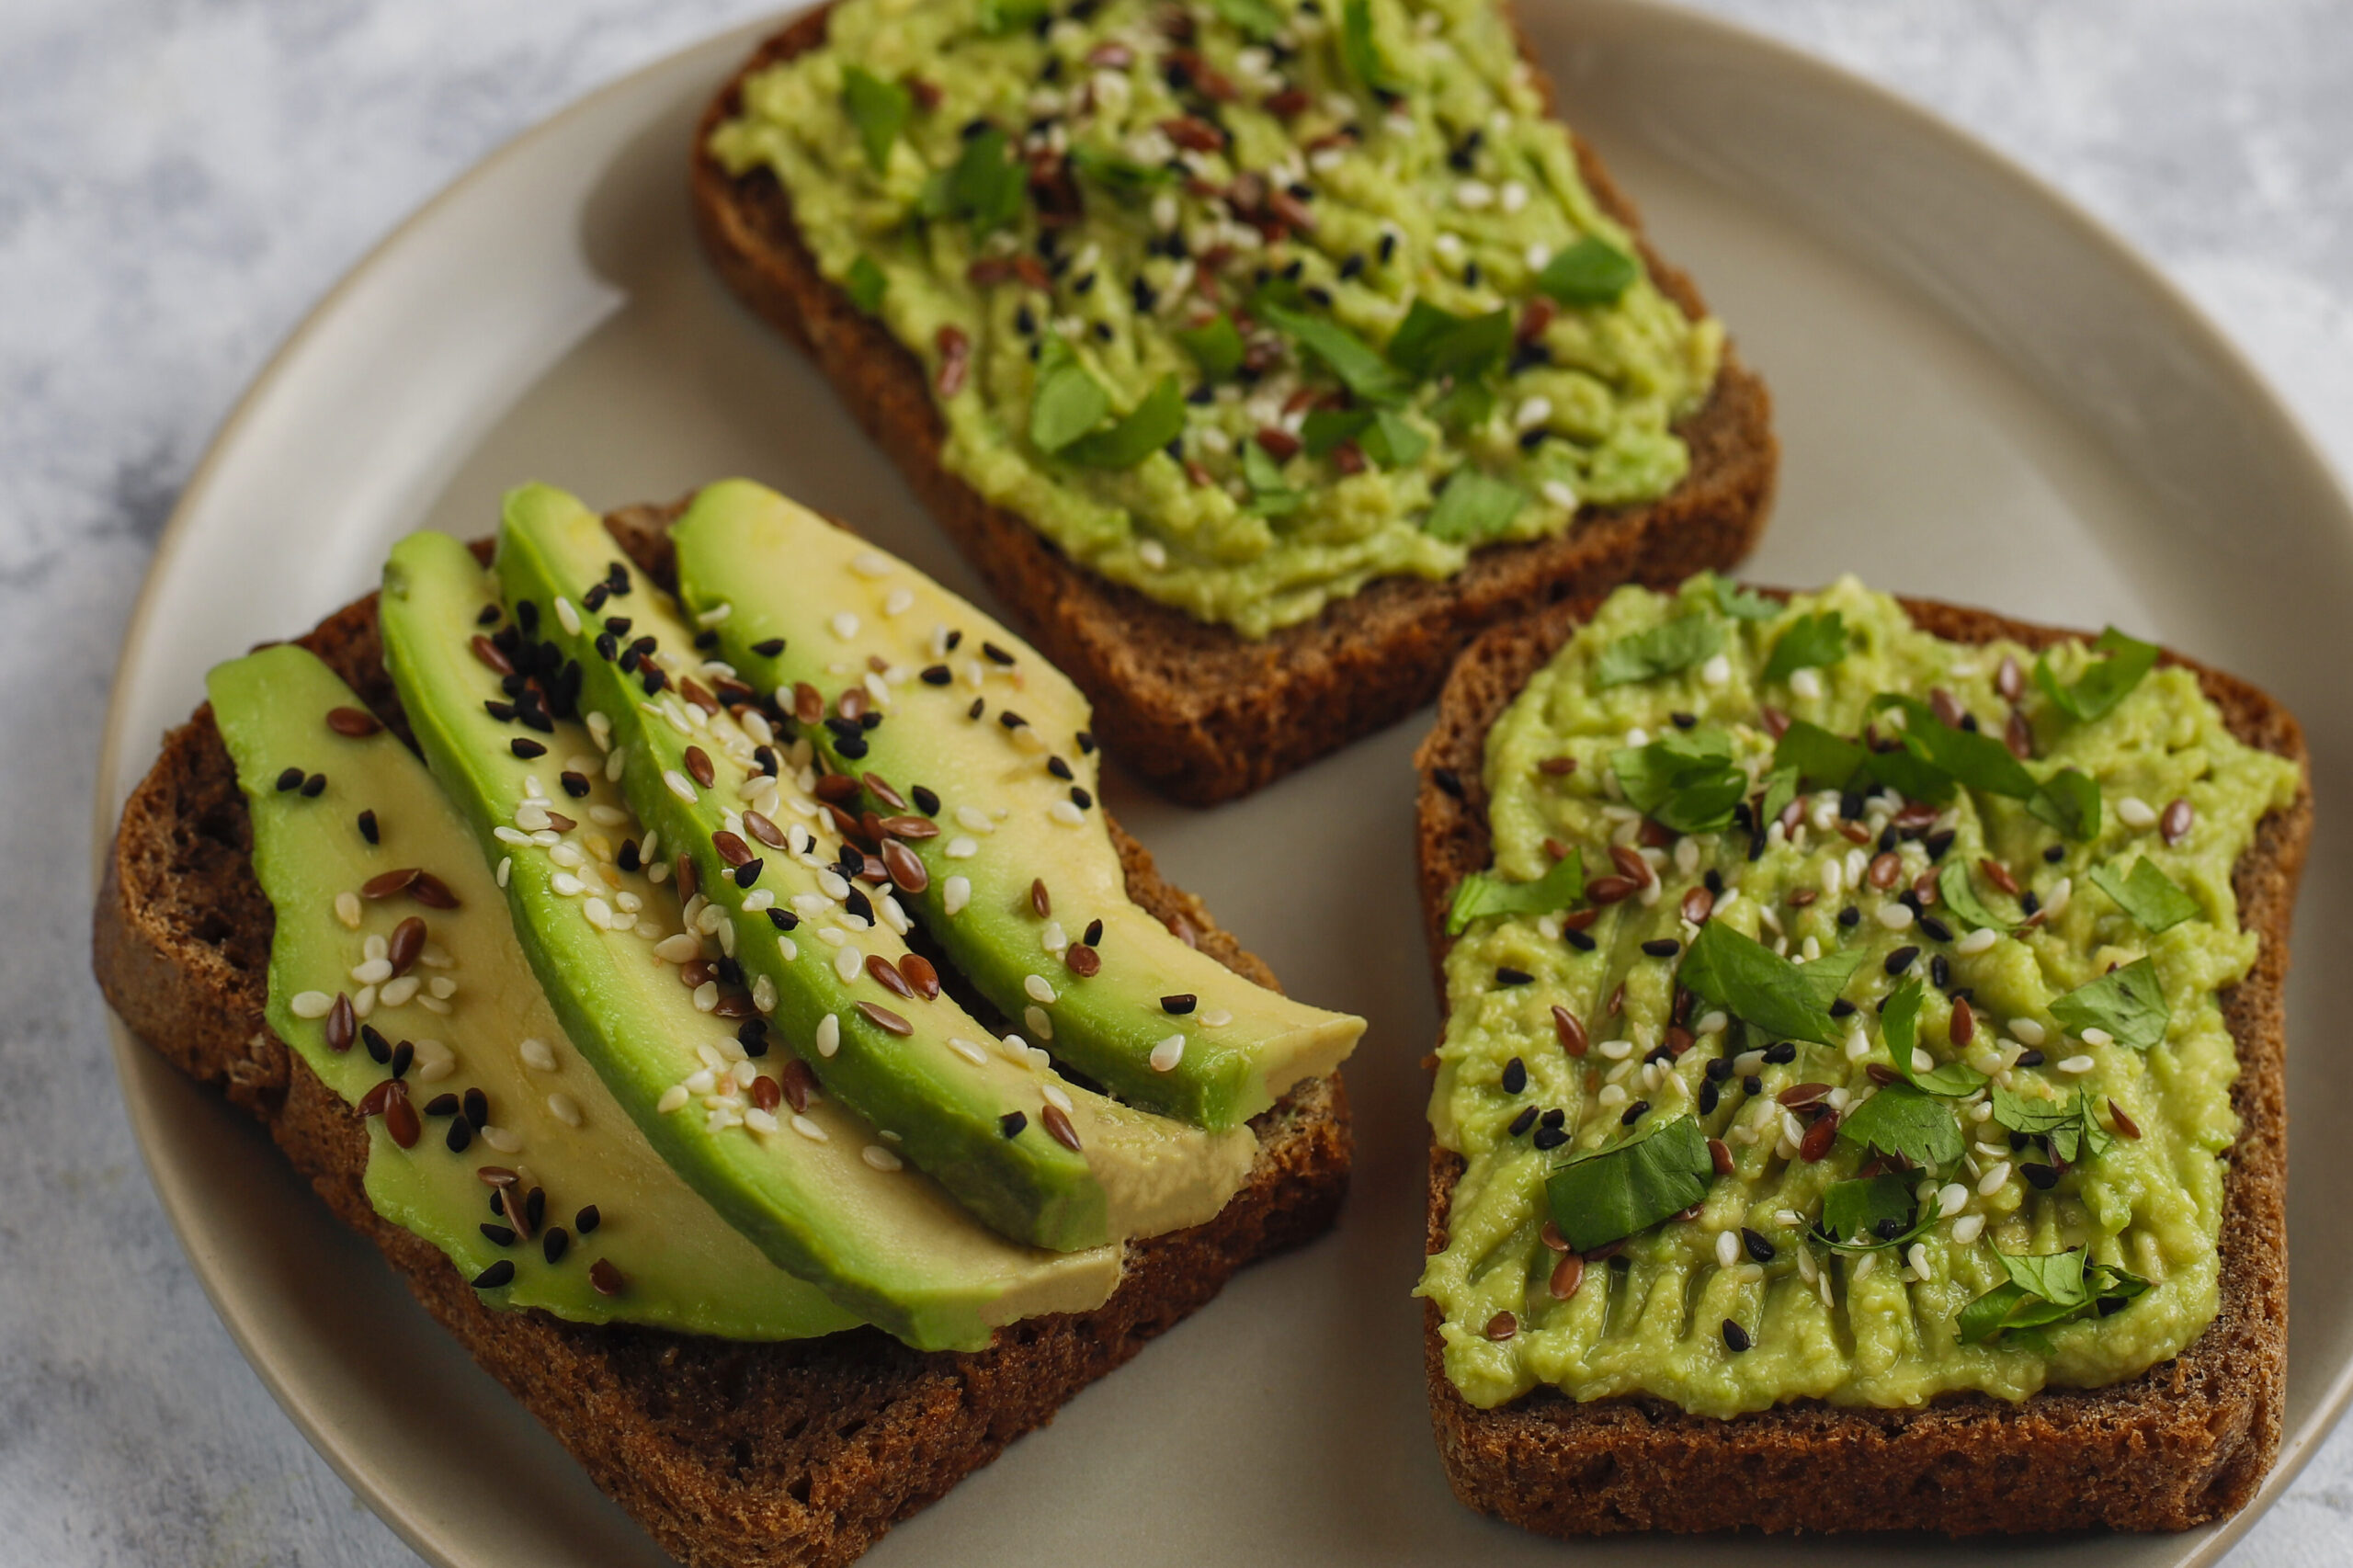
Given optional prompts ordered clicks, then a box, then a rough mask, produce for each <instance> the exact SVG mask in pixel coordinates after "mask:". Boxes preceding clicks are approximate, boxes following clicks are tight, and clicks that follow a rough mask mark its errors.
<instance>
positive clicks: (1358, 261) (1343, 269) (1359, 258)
mask: <svg viewBox="0 0 2353 1568" xmlns="http://www.w3.org/2000/svg"><path fill="white" fill-rule="evenodd" d="M1363 270H1364V252H1362V251H1360V250H1359V251H1350V252H1349V253H1348V254H1347V256H1346V257H1344V258H1343V259H1342V260H1341V262H1340V276H1341V277H1342V278H1354V277H1355V276H1356V275H1357V274H1358V273H1360V272H1362V271H1363Z"/></svg>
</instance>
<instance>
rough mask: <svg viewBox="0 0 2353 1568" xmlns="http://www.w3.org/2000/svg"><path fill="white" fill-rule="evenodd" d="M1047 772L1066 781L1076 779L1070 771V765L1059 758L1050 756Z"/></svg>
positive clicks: (1047, 762)
mask: <svg viewBox="0 0 2353 1568" xmlns="http://www.w3.org/2000/svg"><path fill="white" fill-rule="evenodd" d="M1046 771H1047V772H1049V773H1051V774H1052V775H1053V776H1054V777H1055V778H1061V779H1065V780H1067V779H1070V778H1074V777H1075V775H1074V774H1073V773H1072V772H1071V770H1070V764H1069V763H1067V762H1064V761H1063V759H1062V758H1061V757H1058V756H1050V757H1048V758H1047V759H1046Z"/></svg>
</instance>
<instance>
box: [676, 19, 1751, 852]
mask: <svg viewBox="0 0 2353 1568" xmlns="http://www.w3.org/2000/svg"><path fill="white" fill-rule="evenodd" d="M826 16H827V8H825V7H820V8H818V9H815V10H812V11H808V12H804V13H803V14H801V16H799V17H795V18H794V19H793V20H792V22H791V23H790V24H789V25H788V26H787V27H786V28H784V29H783V30H782V31H780V32H779V33H777V34H776V35H775V36H774V37H772V38H770V39H768V40H767V41H766V42H764V43H763V44H761V46H760V47H759V49H758V51H756V52H755V53H754V54H753V56H752V58H751V59H750V60H749V61H747V62H745V65H744V68H743V70H742V71H740V72H738V73H737V74H736V75H735V76H734V77H733V79H732V80H730V81H729V82H728V84H727V85H726V86H725V87H723V88H722V90H721V92H720V94H719V96H718V97H716V98H714V99H713V100H712V101H711V104H710V108H708V109H706V110H705V111H704V114H703V118H702V121H701V123H700V124H699V126H698V127H697V129H696V133H695V146H694V152H693V196H694V210H695V222H696V225H697V228H698V229H699V232H700V233H701V235H702V241H703V244H704V247H705V248H706V250H708V252H709V253H710V258H711V261H712V263H713V265H714V266H715V267H717V268H718V271H719V275H720V276H721V278H723V279H724V280H725V281H726V283H727V285H728V287H729V288H731V289H733V290H734V291H735V292H736V294H737V295H738V296H740V297H741V298H742V299H743V301H744V302H745V304H747V305H749V306H750V307H751V308H752V310H753V311H754V312H756V313H757V314H759V315H760V316H761V317H762V318H764V319H765V320H767V322H768V323H769V324H771V325H773V326H775V327H777V328H778V329H779V330H780V331H782V332H783V333H784V334H785V335H787V336H788V337H790V338H791V339H792V341H793V342H794V343H796V344H798V345H800V347H801V348H802V349H804V350H805V351H807V352H808V354H809V355H810V356H811V357H812V358H814V359H815V360H816V362H817V366H818V368H819V369H821V370H823V371H824V373H825V375H826V377H827V379H828V380H830V381H832V382H833V383H834V386H835V390H836V391H838V392H840V393H841V395H842V397H843V398H844V400H845V401H846V402H847V403H848V404H849V407H850V410H851V412H852V413H853V414H855V415H857V416H858V421H859V423H860V424H862V425H863V426H865V427H866V430H867V432H868V434H870V435H871V436H872V437H874V439H875V440H876V441H878V442H879V443H881V447H882V449H884V450H885V451H886V452H888V453H889V454H890V455H891V458H892V460H893V461H894V462H896V463H897V464H898V465H899V468H900V470H901V472H904V474H905V475H906V478H907V482H908V483H909V484H910V485H912V486H913V487H914V489H915V494H917V495H918V496H920V497H921V498H922V499H923V502H924V504H925V505H926V506H927V507H929V508H930V510H931V512H932V515H933V516H934V517H937V518H938V520H939V523H940V525H941V526H942V527H943V528H946V529H947V530H948V533H949V537H950V538H951V539H952V540H955V542H956V545H957V547H958V548H959V549H960V550H961V551H963V553H964V554H965V556H966V557H967V558H968V559H970V560H971V561H972V564H973V565H974V567H975V568H977V569H978V570H979V572H980V573H981V575H982V576H983V578H984V579H985V580H986V581H987V583H988V585H989V587H990V588H991V590H992V591H994V592H995V594H996V596H997V597H999V598H1000V599H1002V600H1004V601H1005V603H1006V604H1007V605H1009V606H1010V607H1012V608H1013V610H1014V612H1015V613H1016V615H1017V616H1018V617H1019V619H1021V621H1022V622H1023V623H1024V625H1025V627H1026V629H1027V631H1028V632H1029V638H1030V640H1031V641H1032V642H1035V643H1036V644H1037V645H1038V647H1039V649H1040V651H1041V652H1043V653H1045V655H1046V656H1047V657H1048V658H1050V659H1051V660H1052V661H1053V662H1054V663H1055V664H1056V665H1059V666H1061V668H1062V669H1063V670H1064V671H1065V672H1067V673H1068V674H1069V675H1070V676H1071V678H1072V679H1074V680H1075V681H1076V682H1077V683H1078V684H1079V686H1080V687H1082V688H1083V689H1084V690H1085V691H1086V694H1087V696H1088V697H1089V698H1090V699H1093V701H1094V703H1095V710H1096V728H1097V732H1098V733H1100V734H1101V735H1102V737H1103V740H1104V743H1105V744H1106V745H1107V746H1108V748H1109V749H1110V751H1111V753H1112V755H1114V756H1117V757H1119V758H1120V761H1121V762H1122V763H1123V764H1124V765H1125V766H1127V767H1129V768H1131V769H1132V770H1133V771H1135V772H1136V773H1137V774H1139V775H1141V776H1142V778H1145V779H1147V780H1149V781H1150V782H1151V783H1152V784H1153V785H1154V786H1155V787H1156V788H1158V789H1159V790H1162V791H1163V792H1164V793H1165V794H1167V795H1169V796H1170V797H1172V798H1173V799H1176V800H1178V801H1186V802H1188V803H1189V804H1193V805H1210V804H1213V803H1215V802H1217V801H1226V800H1231V799H1233V798H1234V797H1235V796H1238V795H1245V794H1247V793H1249V792H1250V791H1251V790H1256V789H1257V788H1258V787H1259V786H1261V785H1263V784H1267V783H1269V782H1271V781H1272V780H1274V779H1276V778H1280V777H1282V776H1283V775H1284V774H1286V773H1289V772H1290V771H1291V770H1292V769H1294V768H1296V767H1302V765H1304V764H1306V763H1308V762H1312V761H1313V760H1314V759H1315V758H1317V757H1319V756H1323V755H1324V754H1325V753H1327V752H1330V751H1334V750H1336V749H1337V748H1339V747H1340V746H1343V745H1346V744H1347V743H1348V742H1350V741H1353V740H1356V739H1358V737H1360V736H1363V735H1366V734H1370V733H1372V732H1373V731H1375V730H1379V729H1381V728H1383V727H1385V726H1387V725H1389V724H1392V723H1394V722H1396V721H1397V720H1399V719H1402V718H1404V716H1405V715H1406V714H1407V713H1409V712H1411V711H1412V710H1415V708H1418V707H1420V706H1421V705H1422V704H1423V703H1425V702H1427V701H1428V700H1429V699H1431V698H1432V697H1433V696H1435V695H1436V694H1437V692H1438V686H1439V683H1440V682H1441V681H1442V680H1443V679H1444V677H1445V675H1446V669H1447V665H1448V664H1449V662H1450V661H1451V660H1452V659H1453V657H1454V655H1455V654H1456V653H1458V652H1460V651H1461V648H1462V647H1463V646H1464V645H1465V644H1467V643H1468V642H1470V641H1471V640H1472V638H1473V637H1475V636H1477V635H1478V634H1479V632H1480V631H1482V630H1483V629H1484V628H1486V627H1488V626H1491V625H1493V624H1495V622H1497V621H1499V620H1502V619H1505V618H1506V617H1508V616H1512V615H1517V614H1519V613H1520V612H1522V611H1524V610H1527V609H1529V608H1532V607H1535V606H1539V605H1542V604H1546V603H1549V602H1552V601H1553V600H1557V599H1563V598H1567V597H1574V596H1581V595H1586V594H1591V593H1597V592H1600V591H1602V590H1604V589H1607V588H1610V587H1614V586H1615V585H1618V584H1620V583H1622V582H1628V581H1634V582H1642V583H1648V584H1654V585H1665V584H1669V583H1675V582H1679V581H1680V580H1682V579H1683V578H1684V577H1686V576H1688V575H1689V574H1691V573H1693V572H1696V571H1699V569H1701V568H1702V567H1721V566H1728V565H1730V564H1732V563H1733V562H1736V561H1738V560H1740V559H1741V558H1742V557H1743V556H1745V554H1747V553H1748V551H1750V549H1752V548H1753V547H1754V546H1755V544H1756V539H1757V536H1758V535H1759V534H1760V533H1761V532H1762V531H1763V529H1764V527H1765V519H1766V514H1767V512H1768V510H1769V508H1770V506H1771V500H1772V494H1773V485H1774V475H1775V472H1776V468H1777V465H1778V461H1779V449H1778V447H1777V446H1776V445H1775V442H1774V438H1773V433H1772V427H1771V403H1770V400H1769V398H1768V396H1767V394H1766V391H1765V385H1764V383H1763V382H1762V381H1758V380H1757V379H1756V376H1755V375H1754V374H1753V373H1751V372H1750V371H1749V369H1747V368H1746V367H1745V365H1744V364H1743V363H1742V362H1741V360H1740V358H1739V357H1738V356H1737V355H1736V354H1734V353H1733V352H1732V351H1731V350H1730V349H1729V348H1727V350H1726V352H1725V355H1724V360H1723V368H1722V373H1721V374H1720V375H1719V377H1718V378H1717V381H1716V386H1715V390H1714V392H1713V393H1712V395H1711V397H1710V399H1709V401H1708V403H1706V405H1705V406H1704V407H1702V408H1701V409H1700V410H1699V412H1698V413H1696V414H1694V415H1691V416H1690V417H1689V418H1688V419H1687V420H1685V421H1684V422H1683V424H1682V425H1681V426H1678V430H1679V433H1680V434H1681V435H1682V436H1683V437H1684V439H1685V440H1686V441H1687V442H1688V444H1689V446H1690V449H1691V471H1690V474H1689V476H1688V478H1686V479H1685V481H1684V482H1683V483H1682V484H1680V485H1679V486H1677V488H1676V489H1675V490H1674V491H1673V492H1671V493H1670V494H1667V495H1665V497H1663V498H1662V499H1660V500H1658V501H1656V502H1654V503H1651V504H1649V505H1646V506H1619V507H1607V508H1595V509H1594V510H1593V511H1591V512H1589V513H1587V514H1586V515H1585V516H1583V517H1580V518H1579V520H1578V521H1577V523H1576V524H1575V526H1574V527H1573V528H1570V529H1569V530H1568V531H1567V532H1566V533H1565V534H1563V535H1562V536H1561V537H1560V538H1558V539H1553V540H1541V541H1536V542H1531V543H1526V544H1507V545H1497V546H1493V547H1491V548H1489V549H1486V550H1483V551H1478V552H1477V553H1476V554H1475V555H1473V556H1472V561H1471V564H1470V565H1469V566H1468V567H1467V568H1465V570H1464V571H1463V572H1462V573H1461V574H1459V575H1457V576H1455V577H1454V578H1452V579H1450V580H1449V581H1445V582H1428V581H1425V580H1423V579H1420V578H1414V577H1392V578H1389V579H1386V580H1383V581H1381V582H1378V583H1375V584H1373V585H1370V586H1369V587H1367V588H1366V589H1365V590H1364V591H1362V592H1361V593H1358V594H1356V595H1354V596H1352V597H1349V598H1347V599H1345V600H1342V601H1341V602H1339V603H1337V604H1335V605H1332V606H1329V607H1327V608H1325V609H1324V612H1323V613H1322V614H1321V615H1319V616H1317V617H1316V618H1315V619H1312V620H1309V621H1306V622H1303V623H1302V624H1300V625H1297V626H1293V627H1290V628H1287V629H1285V630H1283V631H1278V632H1276V633H1274V634H1273V635H1271V636H1268V637H1266V638H1263V639H1259V640H1256V641H1252V640H1249V639H1245V638H1243V637H1241V636H1239V635H1237V634H1235V633H1234V632H1233V631H1232V630H1231V629H1229V628H1226V627H1222V626H1211V625H1206V624H1204V623H1202V622H1200V621H1197V620H1195V619H1192V618H1191V617H1190V616H1188V615H1186V614H1185V613H1184V612H1183V611H1181V610H1177V609H1174V608H1170V607H1168V606H1166V605H1163V604H1160V603H1158V602H1156V601H1155V600H1153V599H1151V598H1148V597H1145V596H1144V595H1142V594H1141V593H1138V592H1136V591H1135V590H1134V589H1132V588H1128V587H1124V586H1122V585H1118V584H1115V583H1112V582H1110V581H1109V580H1108V579H1106V578H1103V577H1098V576H1097V575H1096V574H1093V573H1091V572H1088V571H1086V570H1084V569H1082V568H1080V567H1078V566H1076V565H1074V564H1073V563H1072V562H1071V561H1070V560H1069V559H1068V558H1067V557H1065V556H1064V555H1063V553H1062V552H1061V551H1059V550H1057V549H1056V548H1055V547H1054V546H1053V545H1051V544H1050V543H1048V542H1047V540H1045V538H1044V537H1043V536H1042V535H1040V533H1039V532H1038V531H1037V530H1036V529H1034V528H1031V527H1030V526H1029V524H1027V523H1025V522H1023V521H1022V520H1021V518H1020V517H1018V516H1017V515H1016V514H1014V513H1012V512H1009V511H1006V510H1005V509H1004V508H1002V507H998V506H992V505H990V504H989V503H988V502H986V501H984V500H983V499H982V498H981V496H980V494H979V493H978V492H976V491H974V490H973V489H972V487H971V486H969V485H967V484H966V483H964V482H963V481H962V480H961V479H960V478H958V477H957V476H956V475H954V474H952V473H950V472H948V471H947V470H946V469H945V468H943V467H942V466H941V464H940V461H939V448H940V442H941V438H942V426H941V423H940V418H939V415H938V411H937V410H936V409H935V408H934V407H933V406H932V402H931V395H930V392H929V389H928V387H927V385H926V379H925V372H924V369H923V367H922V365H921V363H920V361H918V360H917V359H916V358H915V356H914V355H913V354H911V353H909V352H908V351H907V350H906V349H905V348H904V347H902V346H901V345H900V344H899V343H898V341H897V340H896V339H895V338H893V337H892V335H890V333H889V332H888V330H886V329H885V328H884V327H883V326H882V325H881V324H880V323H878V322H876V321H875V320H873V319H872V318H871V317H869V316H866V315H864V314H861V313H860V312H859V311H858V308H857V307H856V306H855V305H853V304H852V303H850V301H849V299H848V296H847V295H846V294H844V293H843V292H842V291H841V290H838V289H836V288H835V287H834V286H833V285H832V284H830V283H828V282H827V281H826V280H825V278H824V276H823V275H822V274H820V273H819V272H818V270H817V267H816V263H815V261H814V259H813V257H812V256H810V254H809V251H808V249H807V247H806V246H805V245H803V244H801V237H800V233H799V231H798V229H797V228H796V227H795V226H794V222H793V217H792V206H791V202H790V199H789V198H788V197H787V195H786V193H785V191H784V188H783V187H782V186H781V185H779V183H778V181H777V179H776V177H775V176H773V175H771V174H769V173H768V172H767V170H765V169H757V170H754V171H752V172H750V173H748V174H746V175H745V176H743V177H741V178H735V177H733V176H730V175H729V174H728V173H727V171H726V170H725V169H724V168H722V167H721V166H720V165H719V164H718V163H716V162H715V161H714V160H713V159H711V158H710V156H709V154H708V153H705V151H704V147H705V146H706V144H707V143H708V142H709V139H710V131H711V130H712V129H713V128H714V127H716V126H717V125H718V124H720V123H721V122H722V120H724V119H728V118H730V117H732V116H733V114H734V113H735V112H736V108H737V107H738V104H739V102H740V98H741V92H742V86H743V83H744V79H745V77H746V76H749V75H750V74H753V73H755V72H757V71H759V70H760V69H762V68H763V67H765V66H767V65H770V64H774V63H776V62H779V61H783V60H789V59H790V58H791V57H793V56H794V55H796V54H800V53H801V52H803V51H807V50H810V49H813V48H816V47H817V46H818V45H820V44H822V43H823V42H824V37H825V27H826ZM1525 52H1527V51H1525V50H1524V49H1523V53H1525ZM1530 63H1531V64H1532V63H1533V59H1532V56H1531V57H1530ZM1545 91H1546V95H1547V102H1548V103H1549V102H1550V101H1551V99H1550V87H1549V85H1547V86H1546V88H1545ZM1577 153H1578V159H1579V163H1580V166H1581V167H1582V169H1583V171H1584V174H1585V177H1586V182H1587V184H1588V185H1589V186H1590V187H1592V189H1593V191H1594V194H1595V196H1596V197H1597V199H1599V201H1600V202H1601V204H1602V206H1603V207H1604V208H1605V209H1606V210H1608V211H1609V212H1610V213H1611V215H1612V216H1614V217H1616V218H1617V219H1619V220H1620V222H1623V223H1625V224H1626V225H1627V226H1628V227H1629V228H1630V229H1633V230H1635V232H1636V233H1637V236H1638V237H1639V235H1640V224H1639V220H1638V218H1637V217H1636V215H1635V212H1634V209H1633V206H1632V204H1631V202H1629V201H1628V200H1627V199H1626V198H1625V197H1624V195H1623V194H1622V193H1621V192H1620V190H1619V189H1618V187H1616V186H1615V185H1614V184H1612V183H1611V181H1610V178H1609V176H1608V173H1607V172H1606V171H1604V170H1603V168H1602V166H1601V165H1600V163H1599V161H1598V160H1597V159H1596V158H1595V156H1594V154H1593V150H1592V149H1591V148H1590V147H1587V146H1586V145H1585V143H1583V142H1578V143H1577ZM1642 251H1643V260H1644V262H1645V263H1646V264H1647V265H1648V267H1649V268H1650V271H1651V275H1652V276H1653V277H1654V278H1656V279H1657V281H1658V283H1659V286H1660V287H1661V288H1662V289H1664V290H1665V291H1666V292H1667V293H1668V294H1669V295H1670V296H1671V297H1673V298H1674V299H1675V301H1677V303H1678V304H1680V305H1681V306H1682V307H1683V308H1684V309H1685V310H1686V311H1687V312H1690V313H1691V314H1693V315H1694V316H1697V315H1699V314H1701V313H1703V312H1704V311H1705V308H1706V307H1705V306H1704V304H1703V303H1702V301H1700V298H1699V290H1697V289H1696V288H1695V287H1694V286H1693V285H1692V283H1691V280H1690V279H1689V278H1688V277H1686V276H1685V275H1684V274H1683V273H1682V272H1680V271H1679V270H1677V268H1675V267H1671V266H1669V265H1667V264H1666V263H1665V261H1663V260H1661V259H1660V257H1659V256H1656V255H1655V254H1654V253H1653V251H1652V250H1651V248H1650V246H1649V244H1647V243H1643V244H1642Z"/></svg>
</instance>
